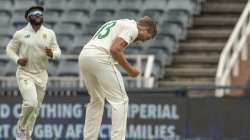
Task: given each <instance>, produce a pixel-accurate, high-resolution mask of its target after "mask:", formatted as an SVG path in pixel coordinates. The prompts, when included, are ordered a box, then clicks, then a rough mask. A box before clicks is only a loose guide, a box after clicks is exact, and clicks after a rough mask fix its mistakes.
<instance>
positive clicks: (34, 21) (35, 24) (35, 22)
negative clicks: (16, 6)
mask: <svg viewBox="0 0 250 140" xmlns="http://www.w3.org/2000/svg"><path fill="white" fill-rule="evenodd" d="M30 24H31V25H33V26H41V25H42V24H43V18H42V19H41V20H40V21H39V22H37V21H36V20H34V19H31V18H30Z"/></svg>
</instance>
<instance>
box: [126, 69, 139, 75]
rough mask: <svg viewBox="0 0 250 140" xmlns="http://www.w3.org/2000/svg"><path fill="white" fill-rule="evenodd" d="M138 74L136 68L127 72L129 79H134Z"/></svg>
mask: <svg viewBox="0 0 250 140" xmlns="http://www.w3.org/2000/svg"><path fill="white" fill-rule="evenodd" d="M139 74H140V71H139V70H138V69H137V68H134V67H133V68H132V69H131V70H130V71H128V75H129V76H131V77H136V76H138V75H139Z"/></svg>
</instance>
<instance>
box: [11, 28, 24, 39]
mask: <svg viewBox="0 0 250 140" xmlns="http://www.w3.org/2000/svg"><path fill="white" fill-rule="evenodd" d="M25 31H26V30H25V27H24V28H21V29H18V30H16V32H15V33H14V35H13V36H15V37H20V36H22V35H23V34H24V32H25Z"/></svg>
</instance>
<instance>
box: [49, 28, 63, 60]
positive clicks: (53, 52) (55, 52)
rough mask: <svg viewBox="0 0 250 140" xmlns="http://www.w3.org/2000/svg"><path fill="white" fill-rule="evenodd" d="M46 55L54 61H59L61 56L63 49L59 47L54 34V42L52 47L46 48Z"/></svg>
mask: <svg viewBox="0 0 250 140" xmlns="http://www.w3.org/2000/svg"><path fill="white" fill-rule="evenodd" d="M45 53H46V54H47V56H49V57H50V58H52V59H58V58H59V57H60V56H61V49H60V48H59V46H58V43H57V40H56V35H55V33H54V32H52V41H51V43H50V46H49V47H46V48H45Z"/></svg>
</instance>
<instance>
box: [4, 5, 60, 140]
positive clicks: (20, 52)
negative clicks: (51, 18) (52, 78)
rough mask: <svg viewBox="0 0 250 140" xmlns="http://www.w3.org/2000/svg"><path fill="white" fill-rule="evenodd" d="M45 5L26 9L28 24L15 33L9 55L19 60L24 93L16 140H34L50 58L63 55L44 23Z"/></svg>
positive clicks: (21, 87) (16, 60)
mask: <svg viewBox="0 0 250 140" xmlns="http://www.w3.org/2000/svg"><path fill="white" fill-rule="evenodd" d="M43 11H44V9H43V7H40V6H34V7H31V8H29V9H28V10H27V11H26V12H25V19H26V20H27V22H28V24H27V25H26V27H24V28H22V29H21V30H18V31H16V32H15V34H14V35H13V38H12V39H11V41H10V42H9V44H8V45H7V48H6V53H7V55H8V56H9V57H10V58H11V59H12V60H13V61H14V62H15V63H17V65H18V67H17V71H16V78H17V83H18V86H19V90H20V92H21V95H22V99H23V103H22V112H21V116H20V118H19V120H18V123H17V136H16V139H17V140H31V134H32V131H33V127H34V124H35V121H36V118H37V116H38V113H39V108H40V106H41V104H42V101H43V98H44V95H45V89H46V85H47V81H48V73H47V69H48V59H50V58H51V59H57V58H59V57H60V55H61V50H60V48H59V47H58V43H57V41H56V36H55V33H54V31H52V30H50V29H48V28H46V27H44V26H43V25H42V23H43Z"/></svg>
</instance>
